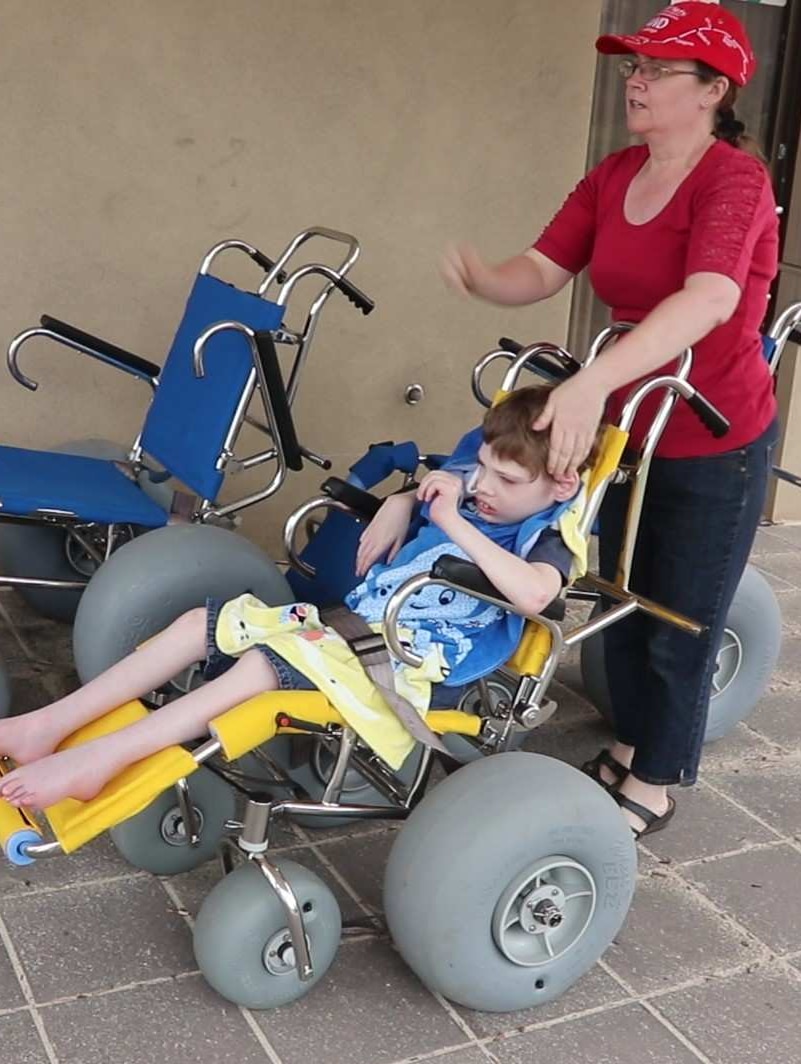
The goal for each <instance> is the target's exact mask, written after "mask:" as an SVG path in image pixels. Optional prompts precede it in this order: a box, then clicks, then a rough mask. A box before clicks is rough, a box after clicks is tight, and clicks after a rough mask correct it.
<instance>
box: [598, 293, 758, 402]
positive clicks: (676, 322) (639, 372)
mask: <svg viewBox="0 0 801 1064" xmlns="http://www.w3.org/2000/svg"><path fill="white" fill-rule="evenodd" d="M712 277H713V279H712V280H711V281H709V280H707V279H703V278H700V279H699V280H698V281H697V282H695V283H694V279H693V278H689V279H688V283H687V285H686V286H685V287H684V288H682V289H681V291H679V292H676V293H674V294H673V295H672V296H668V298H667V299H665V300H663V301H662V302H661V303H660V304H659V305H658V306H656V307H655V308H654V309H653V310H652V311H651V313H650V314H648V315H647V317H645V318H643V320H642V321H641V322H640V323H639V324H638V325H637V326H636V327H635V328H634V329H632V331H631V332H630V333H626V334H625V335H624V336H622V337H621V338H620V339H619V340H618V341H617V343H616V344H614V346H613V347H610V348H609V349H608V350H607V351H605V352H604V353H603V354H602V355H601V357H600V358H598V359H597V361H596V362H594V363H593V365H592V366H589V367H588V368H587V370H586V372H587V373H590V374H592V377H593V378H594V380H595V382H596V383H597V384H599V385H600V389H601V390H602V391H603V393H604V394H605V395H609V393H610V392H613V391H615V390H616V389H617V388H621V387H623V385H626V384H630V383H631V382H632V381H635V380H638V379H639V378H640V377H644V376H647V375H648V374H651V373H654V372H655V371H656V370H658V369H661V367H663V366H665V365H667V364H668V363H670V362H672V361H673V360H674V359H676V358H677V357H678V356H679V355H680V354H681V353H682V352H683V351H684V350H685V349H686V348H688V347H692V346H693V344H696V343H697V342H698V341H699V340H702V339H703V338H704V337H705V336H707V335H708V334H709V333H710V332H712V330H713V329H716V328H717V327H718V326H719V325H722V324H723V323H724V322H725V321H728V319H729V318H730V317H731V315H732V314H733V313H734V310H735V309H736V307H737V302H738V301H739V289H738V288H737V286H736V285H735V284H734V282H733V281H729V279H728V278H724V277H719V275H712ZM719 281H722V282H723V284H720V283H718V282H719Z"/></svg>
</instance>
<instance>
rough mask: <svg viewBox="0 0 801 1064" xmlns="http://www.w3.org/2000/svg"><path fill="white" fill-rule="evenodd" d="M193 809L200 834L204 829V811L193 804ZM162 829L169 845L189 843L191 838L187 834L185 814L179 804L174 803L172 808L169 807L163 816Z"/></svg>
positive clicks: (163, 837)
mask: <svg viewBox="0 0 801 1064" xmlns="http://www.w3.org/2000/svg"><path fill="white" fill-rule="evenodd" d="M193 809H194V813H195V819H196V821H197V833H198V835H200V834H201V832H202V831H203V813H202V812H201V810H200V809H198V808H197V806H193ZM160 831H161V837H162V839H164V841H165V842H166V843H167V845H168V846H188V845H189V838H188V837H187V834H186V824H185V823H184V818H183V814H182V813H181V810H180V809H179V808H178V806H177V805H174V806H173V807H172V809H168V810H167V812H166V813H165V814H164V816H163V817H162V818H161V825H160Z"/></svg>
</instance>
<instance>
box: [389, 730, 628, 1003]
mask: <svg viewBox="0 0 801 1064" xmlns="http://www.w3.org/2000/svg"><path fill="white" fill-rule="evenodd" d="M552 856H553V857H559V858H564V859H568V860H572V861H574V862H578V863H580V864H581V865H582V866H583V867H585V868H586V869H587V870H588V872H589V873H590V874H591V875H592V877H593V881H594V885H595V889H596V897H597V904H596V905H595V906H594V908H593V910H592V915H591V918H589V921H588V923H587V925H586V928H585V929H584V930H583V932H582V933H581V934H580V935H579V936H578V937H577V939H576V941H575V943H574V944H573V945H571V946H570V948H568V949H567V950H566V951H565V952H564V953H562V954H561V955H559V954H557V955H556V957H555V958H554V959H553V960H551V961H548V962H546V963H543V964H538V965H537V966H536V967H528V966H523V965H519V964H516V963H513V962H512V961H511V960H510V959H509V958H508V957H507V956H506V955H505V954H504V953H502V952H501V950H500V948H499V947H498V945H497V944H496V939H495V938H494V937H493V930H492V922H493V916H494V913H495V912H496V910H497V907H498V905H499V904H500V902H501V899H502V898H503V896H504V892H505V891H506V890H507V889H508V887H509V885H510V884H513V883H514V881H515V879H516V878H517V877H518V876H519V875H520V874H521V872H523V871H524V870H525V869H526V868H527V867H528V866H530V865H531V864H532V862H537V861H539V860H540V859H542V860H543V861H547V859H548V858H550V857H552ZM636 876H637V856H636V849H635V845H634V841H633V835H632V832H631V830H630V828H629V827H628V826H627V824H626V822H625V820H624V819H623V817H622V816H621V814H620V810H619V808H618V807H617V805H616V804H615V802H614V800H613V799H612V798H611V797H610V796H609V795H608V794H606V793H605V792H604V791H603V790H602V789H601V788H600V787H598V785H597V784H595V783H594V782H593V781H592V780H591V779H589V778H588V777H587V776H585V775H583V774H582V773H580V772H578V771H577V770H576V769H574V768H571V767H570V766H569V765H565V764H563V763H562V762H559V761H556V760H554V759H553V758H549V757H545V756H543V755H541V754H530V753H524V752H520V751H518V752H511V753H505V754H496V755H494V756H491V757H488V758H486V759H485V760H484V761H475V762H473V763H472V764H469V765H466V766H465V767H464V768H461V769H460V770H459V771H458V772H455V773H454V774H453V775H451V776H449V777H448V778H447V779H446V780H444V781H443V782H442V783H440V784H439V785H438V786H437V787H435V788H434V789H433V791H431V792H430V794H428V795H426V797H425V799H424V800H423V801H422V802H421V803H420V805H419V806H418V807H417V808H416V809H415V811H414V812H413V813H412V815H411V817H410V818H409V820H408V821H407V822H406V823H405V824H404V826H403V828H402V829H401V831H400V832H399V834H398V838H397V840H396V841H395V844H394V846H393V848H392V850H391V852H390V856H389V861H388V864H387V869H386V875H385V879H384V911H385V914H386V918H387V924H388V926H389V930H390V933H391V935H392V938H393V940H394V942H395V945H396V946H397V948H398V950H399V952H400V954H401V956H402V957H403V959H404V960H405V961H406V963H407V964H408V965H409V967H410V968H411V969H412V970H413V971H414V972H415V974H416V975H417V976H418V978H419V979H420V980H421V981H422V982H423V983H424V984H425V985H426V986H427V987H428V988H429V990H433V991H436V992H438V993H440V994H442V995H443V996H444V997H446V998H448V999H449V1000H451V1001H454V1002H456V1003H457V1004H460V1005H463V1006H465V1007H467V1008H471V1009H478V1010H480V1011H485V1012H512V1011H516V1010H518V1009H524V1008H530V1007H532V1006H537V1005H544V1004H547V1003H548V1002H549V1001H553V1000H555V999H556V998H557V997H559V996H560V995H561V994H562V993H563V992H564V991H566V990H567V989H568V988H569V987H570V986H572V985H573V983H575V982H576V980H577V979H579V978H580V977H581V976H582V975H584V973H585V972H587V971H588V970H589V969H590V968H591V967H592V966H593V965H594V964H595V962H596V961H597V960H598V958H599V957H600V956H601V954H602V953H603V952H604V950H605V949H606V948H607V946H609V944H610V943H611V942H612V940H613V939H614V937H615V935H616V934H617V933H618V931H619V930H620V928H621V926H622V924H623V921H624V920H625V917H626V914H627V912H628V910H629V906H630V904H631V899H632V896H633V894H634V887H635V882H636Z"/></svg>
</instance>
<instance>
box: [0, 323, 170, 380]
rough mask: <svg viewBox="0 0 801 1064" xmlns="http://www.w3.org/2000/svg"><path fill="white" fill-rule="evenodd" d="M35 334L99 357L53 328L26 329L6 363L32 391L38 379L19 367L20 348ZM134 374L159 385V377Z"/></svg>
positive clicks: (9, 347) (11, 347) (12, 372)
mask: <svg viewBox="0 0 801 1064" xmlns="http://www.w3.org/2000/svg"><path fill="white" fill-rule="evenodd" d="M34 336H44V337H46V338H47V339H49V340H56V341H57V342H58V343H60V344H63V346H64V347H71V348H72V349H73V351H80V352H81V354H83V355H89V356H90V357H92V358H97V352H96V351H94V350H93V349H92V348H91V347H88V346H87V345H86V344H82V343H79V342H78V341H77V340H71V339H68V338H67V337H66V336H62V335H61V334H60V333H57V332H53V330H52V329H46V328H45V327H44V326H43V325H41V326H36V328H34V329H26V330H25V331H24V332H21V333H20V334H19V335H18V336H15V337H14V339H13V340H12V341H11V343H10V344H9V345H8V352H7V353H6V363H7V365H8V372H9V373H10V374H11V376H12V377H13V378H14V380H15V381H16V382H17V383H18V384H21V385H22V387H23V388H27V389H28V390H29V391H31V392H35V391H36V390H37V389H38V387H39V383H38V381H35V380H33V378H32V377H28V376H26V375H25V374H24V373H23V372H22V370H21V369H20V368H19V352H20V348H21V347H22V345H23V344H24V343H27V341H28V340H30V339H32V338H33V337H34ZM118 368H119V367H118ZM128 372H130V373H132V375H133V376H135V377H139V379H140V380H143V381H146V382H147V383H148V384H149V385H150V387H151V388H153V389H155V388H156V387H157V385H158V378H157V377H151V376H149V375H147V374H144V373H134V372H133V371H131V370H129V371H128Z"/></svg>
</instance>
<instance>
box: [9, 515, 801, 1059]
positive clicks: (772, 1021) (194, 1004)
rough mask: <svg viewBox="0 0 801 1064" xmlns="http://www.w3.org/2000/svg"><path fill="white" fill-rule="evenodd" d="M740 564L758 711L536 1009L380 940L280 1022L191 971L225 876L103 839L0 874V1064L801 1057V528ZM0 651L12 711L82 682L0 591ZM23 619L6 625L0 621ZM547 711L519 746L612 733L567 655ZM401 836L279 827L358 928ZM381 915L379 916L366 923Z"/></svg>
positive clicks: (555, 749) (52, 642)
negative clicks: (768, 615)
mask: <svg viewBox="0 0 801 1064" xmlns="http://www.w3.org/2000/svg"><path fill="white" fill-rule="evenodd" d="M753 562H754V564H755V565H757V566H758V567H759V568H760V569H761V570H762V571H763V572H764V573H766V574H767V576H768V579H769V580H770V582H771V584H772V585H773V587H774V589H775V591H776V593H777V595H778V598H779V600H780V602H781V605H782V612H783V617H784V646H783V650H782V656H781V660H780V663H779V667H778V669H777V671H776V673H775V675H774V677H773V679H772V682H771V685H770V690H769V692H768V693H767V695H766V696H765V697H764V699H763V700H762V702H761V704H760V705H759V706H758V708H757V709H756V711H755V712H754V714H753V715H752V717H751V718H750V720H749V721H748V722H747V723H745V724H741V725H739V726H738V727H737V729H736V731H735V732H734V733H733V734H732V735H731V736H730V737H728V738H727V739H725V740H723V741H721V742H720V743H718V744H716V745H715V746H713V747H711V748H709V749H708V752H707V755H706V759H705V763H704V770H703V776H702V781H701V783H700V784H699V786H698V787H697V788H695V789H692V790H689V791H686V792H682V793H681V794H680V795H679V798H680V804H679V812H678V814H677V816H676V819H675V821H674V823H673V825H671V827H670V829H669V830H668V831H666V832H665V833H664V834H662V835H657V836H654V837H653V838H652V839H650V840H648V844H647V846H642V847H641V862H640V882H639V886H638V891H637V894H636V897H635V900H634V904H633V907H632V910H631V912H630V915H629V918H628V920H627V922H626V924H625V926H624V928H623V930H622V932H621V933H620V935H619V937H618V940H617V941H616V942H615V943H614V945H613V946H612V947H611V948H610V949H609V950H608V951H607V953H606V955H605V956H604V958H603V960H602V961H601V962H600V963H599V964H598V965H597V966H596V968H595V969H594V970H593V971H591V972H590V973H588V974H587V975H586V976H585V977H584V978H583V979H582V980H581V981H580V982H579V983H578V984H577V985H576V986H575V987H574V988H573V989H572V990H571V991H570V992H569V993H568V994H566V995H565V996H564V997H563V998H562V999H561V1000H559V1001H558V1002H556V1003H554V1004H552V1005H550V1006H548V1007H546V1008H545V1009H542V1010H537V1011H534V1010H532V1011H527V1012H522V1013H515V1014H511V1015H506V1016H499V1015H490V1014H480V1013H474V1012H470V1011H468V1010H465V1009H462V1008H457V1007H454V1006H453V1005H451V1004H449V1003H448V1002H446V1001H444V1000H442V999H440V998H437V997H435V996H433V995H432V994H430V993H429V992H428V991H427V990H425V989H424V987H423V986H421V984H420V983H419V982H418V981H417V980H416V978H415V977H414V976H413V975H412V974H411V973H410V972H409V971H408V969H406V968H405V966H404V965H403V963H402V962H401V960H400V959H399V957H398V956H397V954H396V953H395V952H394V951H393V949H392V946H391V945H390V943H389V942H388V941H387V940H386V938H385V937H382V936H381V935H380V934H376V935H369V934H355V935H353V936H350V937H348V938H347V939H346V940H345V941H344V942H343V944H342V947H341V949H340V951H339V954H338V957H337V960H336V961H335V962H334V965H333V967H332V969H331V970H330V971H329V973H328V974H327V976H326V977H325V979H324V980H323V981H322V982H321V983H320V985H319V986H317V987H316V988H315V989H314V990H313V991H312V992H311V993H310V994H309V995H308V997H306V998H304V999H303V1000H301V1001H299V1002H297V1003H295V1004H294V1005H290V1006H288V1007H285V1008H283V1009H279V1010H277V1011H274V1012H272V1013H253V1012H248V1011H247V1010H242V1009H237V1008H235V1007H233V1006H232V1005H229V1004H227V1003H226V1002H225V1001H223V1000H222V999H220V998H219V997H218V996H216V995H215V993H214V992H213V991H211V990H210V989H209V988H208V987H207V986H206V985H205V983H204V982H203V980H202V979H201V978H200V976H199V974H198V972H197V968H196V965H195V962H194V958H193V954H192V948H191V925H192V919H193V914H194V913H196V911H197V908H198V905H199V903H200V901H201V900H202V898H203V896H204V894H205V893H206V892H207V891H208V889H209V887H210V885H211V884H212V883H213V881H214V878H215V875H216V872H215V869H214V866H213V865H206V866H205V867H203V868H201V869H198V870H197V871H195V872H192V873H188V874H186V875H182V876H178V877H176V878H173V879H170V880H167V879H158V878H155V877H152V876H150V875H148V874H146V873H143V872H139V871H136V870H134V869H132V868H131V867H130V866H128V865H127V864H125V863H124V862H123V860H122V859H121V858H120V857H119V856H118V855H117V853H116V851H115V850H114V848H113V846H112V845H111V843H110V842H109V841H108V840H107V839H102V840H100V841H98V842H96V843H94V844H92V845H90V846H88V847H87V848H85V849H84V850H83V851H81V852H80V853H78V854H76V855H74V856H73V857H71V858H69V859H58V860H54V861H50V862H45V861H41V862H39V863H38V864H37V865H35V866H33V867H32V868H29V869H25V870H14V869H11V868H9V867H3V868H2V870H1V871H0V939H1V940H2V945H0V1054H2V1059H3V1060H5V1061H8V1062H9V1064H44V1062H47V1061H49V1062H51V1064H54V1062H60V1064H108V1062H114V1064H147V1062H151V1061H152V1062H159V1064H173V1062H176V1064H177V1062H179V1061H180V1062H181V1064H184V1062H185V1061H187V1060H195V1061H199V1062H202V1064H206V1062H209V1064H228V1062H231V1064H251V1062H254V1064H255V1062H257V1061H272V1062H273V1064H279V1062H282V1064H393V1062H394V1064H400V1062H405V1064H410V1062H411V1061H423V1060H436V1061H441V1062H442V1064H486V1062H487V1061H494V1062H496V1064H523V1062H529V1061H535V1060H540V1059H543V1060H547V1061H548V1064H568V1062H569V1064H585V1062H586V1064H612V1062H614V1064H628V1062H632V1064H634V1062H636V1064H649V1062H652V1064H689V1062H693V1061H704V1062H707V1064H754V1062H756V1061H758V1060H762V1059H764V1060H766V1061H770V1062H771V1064H796V1062H797V1061H799V1060H800V1059H801V906H799V904H798V897H799V884H800V883H801V787H800V786H799V783H801V655H800V654H799V650H800V649H801V528H796V527H789V526H787V527H772V528H769V529H763V530H762V531H761V532H760V534H759V537H758V542H757V544H756V547H755V551H754V557H753ZM0 613H2V616H0V653H2V655H3V658H4V660H5V662H6V664H7V668H8V670H9V671H10V673H11V676H12V680H13V684H14V691H15V702H16V706H17V708H26V707H31V706H34V705H37V704H41V703H42V702H43V701H45V700H46V699H47V698H49V697H53V696H55V695H57V694H58V693H59V692H61V691H63V690H64V689H65V687H66V686H69V685H71V684H72V683H74V682H75V681H74V677H73V676H72V673H71V671H70V656H69V633H68V631H67V630H66V629H65V628H64V627H63V626H58V625H55V624H52V623H47V622H42V621H41V620H38V619H37V618H35V617H34V616H33V615H32V614H30V613H28V612H26V611H25V609H24V608H21V607H20V605H19V603H18V602H17V600H16V598H15V597H14V596H13V595H12V593H10V592H3V593H0ZM9 617H13V618H14V620H15V621H16V628H17V635H16V636H15V635H14V634H13V632H12V631H11V629H10V628H9V626H8V619H9ZM559 678H560V683H559V686H558V698H559V701H560V712H559V713H558V714H557V715H556V716H555V717H554V718H553V719H552V720H551V721H549V722H548V723H546V724H545V725H544V726H543V727H542V728H541V729H539V730H538V731H537V732H536V733H535V735H534V736H533V737H532V740H531V744H530V745H531V747H532V749H538V750H541V751H542V752H545V753H550V754H553V755H555V756H557V757H561V758H563V759H565V760H567V761H569V762H571V763H573V764H576V763H578V762H580V761H581V760H582V759H583V758H584V757H585V756H587V755H588V754H590V753H592V752H594V751H595V750H596V749H597V747H598V745H599V742H600V741H602V740H603V739H604V738H605V731H604V727H603V725H602V724H601V723H600V722H599V719H598V717H597V716H596V715H595V713H594V711H593V710H592V709H591V707H590V706H588V704H587V703H586V701H585V700H584V699H583V698H582V695H581V686H580V683H579V681H578V669H577V666H576V663H575V661H570V660H568V661H567V662H566V663H565V664H564V665H563V666H562V668H561V671H560V674H559ZM394 830H395V829H394V828H393V827H391V826H390V827H386V826H381V825H376V824H373V825H369V826H361V825H359V826H353V827H351V828H350V829H348V830H346V831H342V830H340V831H332V832H330V833H329V834H321V833H316V834H314V835H311V834H309V833H308V832H305V831H303V830H301V829H299V828H294V829H293V830H291V831H289V832H287V834H286V835H285V836H284V837H283V838H282V840H281V843H282V844H281V850H282V851H283V852H285V853H287V854H291V856H292V858H293V859H295V860H299V861H301V862H302V863H305V864H307V865H309V866H310V867H312V868H314V869H315V870H316V871H318V872H320V873H321V874H323V875H324V876H325V878H326V879H327V881H328V882H329V883H330V884H331V885H332V887H333V889H334V890H335V891H336V894H337V896H338V898H339V901H340V904H341V906H342V910H343V914H344V917H345V919H346V920H351V921H354V922H361V923H362V924H367V925H369V924H370V922H371V921H376V918H377V916H378V914H379V913H380V904H381V890H380V886H381V875H382V869H383V864H384V861H385V859H386V855H387V853H388V850H389V847H390V845H391V842H392V839H393V835H394ZM379 926H380V925H379Z"/></svg>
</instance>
